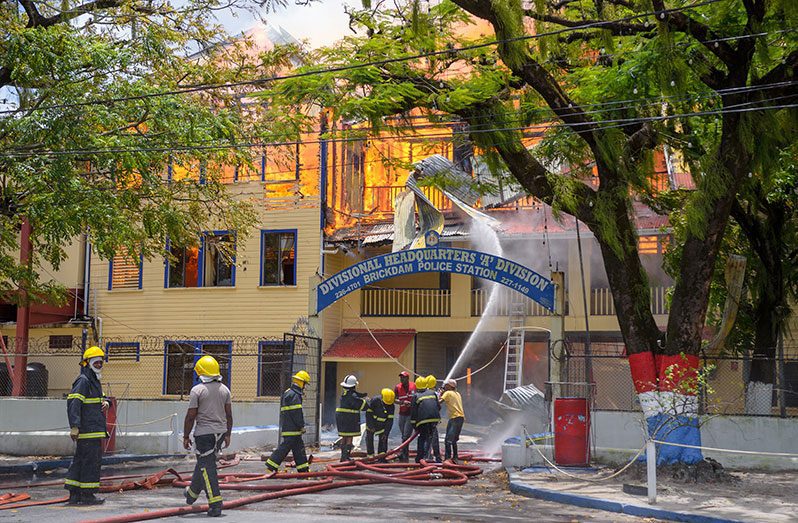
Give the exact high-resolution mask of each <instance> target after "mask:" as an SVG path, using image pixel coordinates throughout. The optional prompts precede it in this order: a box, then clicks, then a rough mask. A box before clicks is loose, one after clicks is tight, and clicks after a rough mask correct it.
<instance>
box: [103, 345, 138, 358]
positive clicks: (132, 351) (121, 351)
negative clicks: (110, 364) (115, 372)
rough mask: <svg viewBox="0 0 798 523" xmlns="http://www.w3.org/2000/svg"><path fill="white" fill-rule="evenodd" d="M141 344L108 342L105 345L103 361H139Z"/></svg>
mask: <svg viewBox="0 0 798 523" xmlns="http://www.w3.org/2000/svg"><path fill="white" fill-rule="evenodd" d="M140 359H141V344H140V343H139V342H137V341H130V342H127V341H109V342H108V343H106V344H105V361H108V360H113V361H140Z"/></svg>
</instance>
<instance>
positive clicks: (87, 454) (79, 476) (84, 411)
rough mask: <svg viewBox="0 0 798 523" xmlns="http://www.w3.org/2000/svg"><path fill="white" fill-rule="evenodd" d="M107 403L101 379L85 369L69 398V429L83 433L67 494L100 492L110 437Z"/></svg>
mask: <svg viewBox="0 0 798 523" xmlns="http://www.w3.org/2000/svg"><path fill="white" fill-rule="evenodd" d="M103 399H104V398H103V388H102V385H101V384H100V380H99V379H97V375H96V374H95V373H94V371H93V370H91V368H90V367H89V366H88V365H86V366H84V367H82V368H81V369H80V376H78V378H77V379H76V380H75V382H74V383H73V384H72V391H71V392H70V393H69V395H68V396H67V415H68V417H69V426H70V427H78V430H79V432H78V443H77V447H76V448H75V457H74V458H72V464H71V465H70V466H69V471H68V472H67V477H66V480H64V488H66V489H67V490H70V491H79V492H80V493H81V494H84V495H89V494H93V493H95V492H97V490H98V489H99V488H100V464H101V462H102V454H103V450H102V440H103V438H107V437H108V433H107V432H105V413H104V412H103V405H102V403H103Z"/></svg>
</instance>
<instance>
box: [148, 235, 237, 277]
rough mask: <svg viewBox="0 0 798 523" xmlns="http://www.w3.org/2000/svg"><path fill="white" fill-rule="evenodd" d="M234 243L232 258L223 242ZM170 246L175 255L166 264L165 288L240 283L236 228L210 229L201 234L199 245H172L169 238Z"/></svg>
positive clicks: (168, 249)
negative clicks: (224, 247)
mask: <svg viewBox="0 0 798 523" xmlns="http://www.w3.org/2000/svg"><path fill="white" fill-rule="evenodd" d="M222 242H227V243H232V245H233V249H232V250H233V254H232V260H230V259H228V258H227V256H226V254H225V253H224V252H223V250H222V248H221V246H220V244H221V243H222ZM166 249H167V251H169V252H170V253H171V254H172V256H173V257H174V258H175V260H174V261H173V262H169V263H166V264H165V267H164V279H163V285H164V288H177V287H235V285H236V255H235V250H236V233H235V232H234V231H208V232H205V233H203V234H202V235H201V236H200V241H199V246H197V247H172V246H171V244H170V242H169V241H168V240H167V242H166Z"/></svg>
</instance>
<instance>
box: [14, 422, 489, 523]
mask: <svg viewBox="0 0 798 523" xmlns="http://www.w3.org/2000/svg"><path fill="white" fill-rule="evenodd" d="M417 435H418V433H414V434H413V435H412V436H411V437H410V438H408V439H407V440H406V441H404V442H403V443H402V444H401V445H400V446H398V447H397V448H395V449H393V450H391V451H389V452H386V453H384V454H380V455H377V456H374V457H372V458H367V459H363V460H351V461H347V462H335V463H328V464H327V466H326V468H325V469H324V470H321V471H315V472H295V473H277V472H273V473H268V474H260V473H228V474H220V475H219V488H220V489H221V490H233V491H253V492H258V493H257V494H253V495H250V496H245V497H242V498H238V499H234V500H229V501H225V502H223V504H222V508H223V509H234V508H238V507H242V506H244V505H249V504H252V503H258V502H261V501H268V500H272V499H279V498H284V497H288V496H296V495H301V494H309V493H314V492H321V491H325V490H331V489H337V488H344V487H351V486H357V485H369V484H385V483H387V484H398V485H410V486H438V487H440V486H455V485H463V484H465V483H466V482H467V481H468V478H469V477H474V476H477V475H479V474H481V473H482V469H481V468H480V467H479V466H476V465H460V464H455V463H452V462H451V461H446V462H444V463H429V462H426V461H424V460H421V462H420V463H385V462H377V461H379V460H381V459H382V458H384V459H390V458H391V457H394V456H395V455H397V454H398V453H399V452H401V450H402V449H403V448H405V447H406V446H408V445H409V444H410V443H411V442H412V440H413V439H414V438H415V437H416V436H417ZM462 458H463V459H465V460H471V459H473V460H475V461H484V460H492V459H493V458H487V457H484V456H478V455H466V454H463V455H462ZM237 463H238V460H236V462H235V463H231V464H226V466H228V467H229V466H233V465H235V464H237ZM223 467H224V465H223ZM181 474H184V475H185V474H188V472H177V471H175V470H173V469H167V470H163V471H160V472H158V473H156V474H152V475H149V476H142V475H138V476H136V475H127V476H110V477H106V478H103V480H104V481H110V480H123V481H121V482H120V483H117V484H110V485H109V484H103V485H101V488H100V491H101V492H119V491H124V490H134V489H140V488H145V489H153V488H156V487H157V486H161V485H171V486H172V487H176V488H182V487H185V486H187V485H189V484H190V482H188V481H185V480H184V479H183V477H182V476H181ZM170 476H174V477H170ZM136 478H141V479H139V480H136ZM264 480H266V482H265V483H264V482H263V481H264ZM277 480H280V482H279V483H277V482H275V483H271V481H277ZM285 480H289V481H288V482H286V481H285ZM47 484H51V485H52V484H60V482H47ZM39 485H43V484H37V485H31V486H39ZM16 496H23V495H19V494H17V495H13V494H11V495H6V497H0V510H4V509H11V508H23V507H27V506H37V505H44V504H53V503H59V502H63V501H66V500H67V498H66V497H63V498H58V499H56V500H45V501H33V502H27V503H14V501H22V500H23V498H19V499H18V498H17V497H16ZM28 497H29V496H28ZM25 499H26V498H25ZM12 500H13V501H12ZM3 501H6V503H8V504H7V505H3ZM12 503H13V504H12ZM208 508H209V506H208V505H207V504H203V505H190V506H181V507H174V508H167V509H161V510H152V511H149V512H143V513H137V514H124V515H120V516H112V517H107V518H102V519H97V520H92V521H90V522H89V523H100V522H103V523H117V522H118V523H122V522H129V521H144V520H150V519H159V518H163V517H171V516H178V515H182V514H190V513H196V512H204V511H206V510H208Z"/></svg>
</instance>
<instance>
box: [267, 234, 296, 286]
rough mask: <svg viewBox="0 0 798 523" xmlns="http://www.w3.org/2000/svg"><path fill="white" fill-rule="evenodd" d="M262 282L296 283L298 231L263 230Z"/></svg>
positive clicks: (271, 283)
mask: <svg viewBox="0 0 798 523" xmlns="http://www.w3.org/2000/svg"><path fill="white" fill-rule="evenodd" d="M260 238H261V241H260V245H261V248H260V284H261V285H296V239H297V233H296V231H261V237H260Z"/></svg>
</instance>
